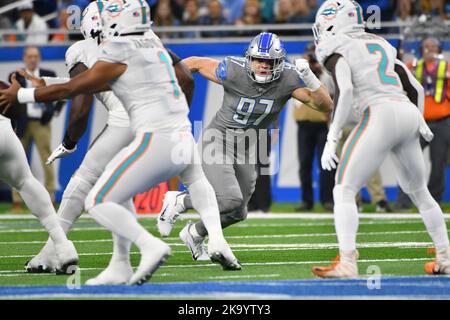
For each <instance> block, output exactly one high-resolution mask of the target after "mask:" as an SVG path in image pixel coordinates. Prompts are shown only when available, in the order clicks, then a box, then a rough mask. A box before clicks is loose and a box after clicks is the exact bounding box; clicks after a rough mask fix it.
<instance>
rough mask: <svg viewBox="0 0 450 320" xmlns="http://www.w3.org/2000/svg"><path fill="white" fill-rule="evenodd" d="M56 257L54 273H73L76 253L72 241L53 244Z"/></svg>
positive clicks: (76, 259) (75, 264)
mask: <svg viewBox="0 0 450 320" xmlns="http://www.w3.org/2000/svg"><path fill="white" fill-rule="evenodd" d="M54 246H55V251H56V255H57V257H58V267H57V268H56V274H74V273H75V271H76V269H75V268H76V266H77V265H78V254H77V250H76V249H75V246H74V245H73V242H72V241H70V240H67V241H64V242H63V243H58V244H56V243H55V244H54Z"/></svg>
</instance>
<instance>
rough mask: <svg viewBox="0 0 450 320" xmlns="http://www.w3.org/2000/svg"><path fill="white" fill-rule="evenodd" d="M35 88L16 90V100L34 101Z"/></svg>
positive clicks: (20, 101)
mask: <svg viewBox="0 0 450 320" xmlns="http://www.w3.org/2000/svg"><path fill="white" fill-rule="evenodd" d="M35 90H36V88H20V89H19V91H17V101H18V102H19V103H34V102H36V100H35V99H34V91H35Z"/></svg>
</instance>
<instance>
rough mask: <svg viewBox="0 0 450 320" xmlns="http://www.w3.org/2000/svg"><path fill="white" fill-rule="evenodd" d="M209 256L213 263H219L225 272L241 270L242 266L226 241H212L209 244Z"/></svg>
mask: <svg viewBox="0 0 450 320" xmlns="http://www.w3.org/2000/svg"><path fill="white" fill-rule="evenodd" d="M208 254H209V257H210V258H211V261H212V262H214V263H219V264H220V265H221V266H222V269H223V270H225V271H226V270H241V269H242V266H241V263H240V262H239V260H238V259H237V258H236V257H235V256H234V254H233V251H231V248H230V246H229V245H228V243H227V242H226V241H225V239H224V240H223V241H220V242H218V243H212V242H211V239H210V240H209V243H208Z"/></svg>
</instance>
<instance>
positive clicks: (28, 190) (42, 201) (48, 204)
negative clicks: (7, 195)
mask: <svg viewBox="0 0 450 320" xmlns="http://www.w3.org/2000/svg"><path fill="white" fill-rule="evenodd" d="M18 191H19V193H20V196H21V197H22V199H23V201H24V202H25V204H26V205H27V207H28V208H29V209H30V210H31V212H32V213H33V215H34V216H36V217H37V218H38V219H39V221H40V222H41V223H42V225H43V226H44V228H45V229H46V230H47V232H48V233H49V235H50V238H51V239H52V240H53V241H54V242H55V243H60V242H62V241H67V238H66V235H65V233H64V231H63V229H62V228H61V226H60V224H59V221H58V218H57V216H56V212H55V208H54V207H53V204H52V200H51V199H50V195H49V194H48V192H47V190H45V188H44V187H43V186H42V185H41V184H40V183H39V181H37V180H36V178H34V177H33V176H30V177H28V178H27V179H26V180H25V183H24V184H23V186H22V188H21V189H20V190H18Z"/></svg>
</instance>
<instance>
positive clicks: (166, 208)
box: [156, 191, 183, 237]
mask: <svg viewBox="0 0 450 320" xmlns="http://www.w3.org/2000/svg"><path fill="white" fill-rule="evenodd" d="M181 194H183V193H182V192H178V191H167V192H166V194H165V195H164V201H163V206H162V208H161V212H160V213H159V215H158V220H157V223H156V226H157V227H158V231H159V233H160V234H161V236H162V237H168V236H169V235H170V232H171V231H172V229H173V225H174V224H175V221H176V220H177V218H178V216H179V215H180V211H179V210H180V209H179V208H178V206H177V198H178V196H179V195H181Z"/></svg>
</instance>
